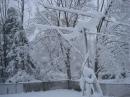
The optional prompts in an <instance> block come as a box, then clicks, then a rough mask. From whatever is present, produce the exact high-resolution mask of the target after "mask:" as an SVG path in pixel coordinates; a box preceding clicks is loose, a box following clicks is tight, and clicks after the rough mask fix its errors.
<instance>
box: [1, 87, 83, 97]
mask: <svg viewBox="0 0 130 97" xmlns="http://www.w3.org/2000/svg"><path fill="white" fill-rule="evenodd" d="M0 97H82V94H81V92H77V91H74V90H64V89H60V90H50V91H45V92H30V93H21V94H9V95H0Z"/></svg>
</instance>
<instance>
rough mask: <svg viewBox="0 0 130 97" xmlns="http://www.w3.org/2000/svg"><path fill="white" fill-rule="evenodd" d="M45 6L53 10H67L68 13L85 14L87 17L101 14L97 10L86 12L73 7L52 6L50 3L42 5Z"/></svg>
mask: <svg viewBox="0 0 130 97" xmlns="http://www.w3.org/2000/svg"><path fill="white" fill-rule="evenodd" d="M44 7H45V8H48V9H53V10H59V11H64V12H69V13H74V14H79V15H83V16H87V17H92V18H93V17H95V16H97V15H99V14H100V15H101V13H99V12H97V11H94V12H92V11H87V12H84V11H81V10H75V9H69V8H65V7H64V8H63V7H56V6H55V7H54V6H51V5H44Z"/></svg>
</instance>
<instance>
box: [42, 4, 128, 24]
mask: <svg viewBox="0 0 130 97" xmlns="http://www.w3.org/2000/svg"><path fill="white" fill-rule="evenodd" d="M109 3H110V4H111V2H109ZM108 5H109V4H108ZM44 7H45V8H48V9H53V10H59V11H64V12H69V13H74V14H79V15H83V16H87V17H91V18H95V17H97V16H98V17H99V16H100V17H106V16H105V14H104V13H101V12H97V11H87V12H84V11H82V10H76V9H69V8H65V7H64V8H63V7H56V6H55V7H54V6H51V5H44ZM105 20H106V21H109V22H113V23H115V24H121V25H125V26H130V24H128V23H123V22H118V21H115V20H113V18H109V19H108V18H106V19H105Z"/></svg>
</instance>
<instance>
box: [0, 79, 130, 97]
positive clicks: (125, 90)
mask: <svg viewBox="0 0 130 97" xmlns="http://www.w3.org/2000/svg"><path fill="white" fill-rule="evenodd" d="M100 85H101V88H102V90H103V94H104V95H106V96H116V97H130V84H115V83H114V84H112V83H100ZM55 89H74V90H77V91H80V87H79V83H78V81H68V80H62V81H52V82H33V83H17V84H0V94H1V95H2V94H14V93H22V92H31V91H47V90H55Z"/></svg>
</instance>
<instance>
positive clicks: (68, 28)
mask: <svg viewBox="0 0 130 97" xmlns="http://www.w3.org/2000/svg"><path fill="white" fill-rule="evenodd" d="M36 26H37V27H38V28H39V29H43V30H47V29H56V30H67V31H71V32H72V31H73V32H75V31H76V30H75V28H73V27H59V26H50V25H41V24H36ZM87 34H91V35H102V36H104V35H105V36H117V35H114V34H104V33H95V32H87ZM64 35H65V34H63V36H64ZM68 35H70V34H68ZM77 35H78V34H77ZM75 36H76V35H75ZM75 36H74V37H75ZM67 40H68V39H67Z"/></svg>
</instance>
